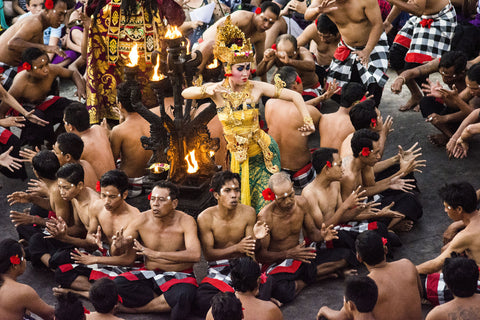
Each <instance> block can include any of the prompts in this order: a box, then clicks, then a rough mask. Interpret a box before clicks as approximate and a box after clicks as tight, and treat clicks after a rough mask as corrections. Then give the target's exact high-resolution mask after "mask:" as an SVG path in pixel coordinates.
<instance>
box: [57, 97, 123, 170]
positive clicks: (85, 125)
mask: <svg viewBox="0 0 480 320" xmlns="http://www.w3.org/2000/svg"><path fill="white" fill-rule="evenodd" d="M63 122H64V125H65V130H66V131H67V132H73V133H75V134H76V135H78V136H79V137H80V138H82V140H83V144H84V148H83V153H82V159H83V160H86V161H88V162H89V163H90V164H91V165H92V167H93V169H94V170H95V173H96V174H97V177H101V176H102V175H103V174H104V173H105V172H107V171H108V170H113V169H115V161H114V159H113V153H112V148H111V147H110V141H109V140H108V135H107V131H106V129H104V128H103V127H101V126H99V125H92V126H91V127H90V121H89V115H88V111H87V109H86V108H85V105H84V104H81V103H79V102H74V103H71V104H70V105H69V106H68V107H66V108H65V112H64V116H63Z"/></svg>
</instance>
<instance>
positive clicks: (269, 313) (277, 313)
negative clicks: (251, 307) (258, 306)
mask: <svg viewBox="0 0 480 320" xmlns="http://www.w3.org/2000/svg"><path fill="white" fill-rule="evenodd" d="M262 309H263V312H262V313H263V315H264V316H265V318H264V319H265V320H280V319H283V314H282V311H281V310H280V308H279V307H277V305H276V304H274V303H273V302H271V301H263V304H262Z"/></svg>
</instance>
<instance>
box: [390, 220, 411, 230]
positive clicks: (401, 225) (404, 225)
mask: <svg viewBox="0 0 480 320" xmlns="http://www.w3.org/2000/svg"><path fill="white" fill-rule="evenodd" d="M412 228H413V221H412V220H406V219H403V220H402V221H400V222H398V223H397V224H395V225H394V226H393V227H392V229H391V230H392V231H395V232H396V233H397V232H408V231H410V230H412Z"/></svg>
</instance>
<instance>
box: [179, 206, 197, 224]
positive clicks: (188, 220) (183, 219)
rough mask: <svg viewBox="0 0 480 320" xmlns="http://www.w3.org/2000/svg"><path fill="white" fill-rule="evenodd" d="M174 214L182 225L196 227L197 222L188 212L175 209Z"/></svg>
mask: <svg viewBox="0 0 480 320" xmlns="http://www.w3.org/2000/svg"><path fill="white" fill-rule="evenodd" d="M175 214H176V215H177V216H178V220H179V222H180V223H181V224H182V225H184V226H187V227H191V226H195V227H196V226H197V222H196V221H195V218H193V217H192V216H191V215H189V214H188V213H185V212H183V211H179V210H176V211H175Z"/></svg>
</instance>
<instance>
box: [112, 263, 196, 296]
mask: <svg viewBox="0 0 480 320" xmlns="http://www.w3.org/2000/svg"><path fill="white" fill-rule="evenodd" d="M119 277H124V278H125V279H127V280H130V281H136V280H145V279H153V280H154V281H155V283H156V284H157V286H158V287H159V288H160V290H162V292H165V291H167V290H168V289H170V287H171V286H173V285H175V284H177V283H189V284H192V285H194V286H197V287H198V285H197V280H196V279H195V276H194V275H193V270H188V272H187V270H185V272H180V271H178V272H177V271H160V270H146V269H142V270H134V271H130V272H126V273H123V274H120V275H119Z"/></svg>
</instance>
